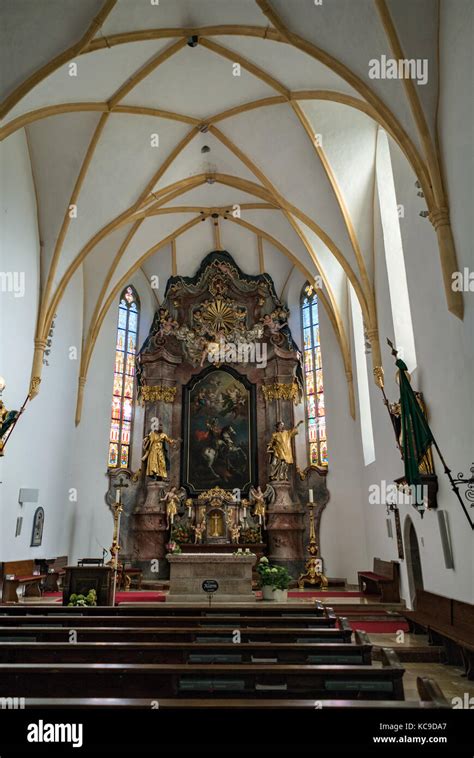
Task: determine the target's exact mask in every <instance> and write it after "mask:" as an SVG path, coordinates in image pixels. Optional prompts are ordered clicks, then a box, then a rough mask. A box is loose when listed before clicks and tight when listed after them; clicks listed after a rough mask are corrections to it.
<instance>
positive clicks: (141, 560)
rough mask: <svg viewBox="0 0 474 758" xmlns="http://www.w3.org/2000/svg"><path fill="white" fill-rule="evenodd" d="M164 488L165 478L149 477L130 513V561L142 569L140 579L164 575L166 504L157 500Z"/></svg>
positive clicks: (161, 495)
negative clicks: (141, 498) (140, 499)
mask: <svg viewBox="0 0 474 758" xmlns="http://www.w3.org/2000/svg"><path fill="white" fill-rule="evenodd" d="M168 488H169V483H168V482H167V481H149V482H148V483H147V489H146V499H145V502H144V503H143V504H142V505H139V506H138V507H137V508H136V510H135V511H134V512H133V515H132V523H133V527H132V545H133V554H134V561H133V565H134V567H136V568H141V569H142V571H143V578H144V579H167V578H168V568H169V567H168V563H167V561H166V560H165V556H166V542H167V536H168V530H167V528H166V505H165V503H164V502H160V500H161V498H162V497H163V495H164V493H165V492H166V491H167V490H168ZM156 561H158V563H156ZM156 569H158V570H156Z"/></svg>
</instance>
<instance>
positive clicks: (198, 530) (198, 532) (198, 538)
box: [191, 521, 206, 545]
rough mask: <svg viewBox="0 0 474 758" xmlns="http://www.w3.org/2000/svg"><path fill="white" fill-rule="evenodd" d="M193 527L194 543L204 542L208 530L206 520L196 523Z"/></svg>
mask: <svg viewBox="0 0 474 758" xmlns="http://www.w3.org/2000/svg"><path fill="white" fill-rule="evenodd" d="M191 528H192V529H193V531H194V544H195V545H198V544H200V543H201V542H202V538H203V536H204V532H205V531H206V522H205V521H201V523H200V524H196V526H192V527H191Z"/></svg>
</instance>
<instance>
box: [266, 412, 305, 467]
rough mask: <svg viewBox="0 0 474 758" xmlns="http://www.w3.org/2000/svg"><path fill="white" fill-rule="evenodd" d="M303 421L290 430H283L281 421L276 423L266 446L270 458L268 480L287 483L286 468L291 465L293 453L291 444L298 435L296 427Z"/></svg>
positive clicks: (283, 426)
mask: <svg viewBox="0 0 474 758" xmlns="http://www.w3.org/2000/svg"><path fill="white" fill-rule="evenodd" d="M302 423H303V421H298V423H297V425H296V426H295V427H293V428H292V429H285V424H284V423H283V421H277V423H276V424H275V431H274V432H273V434H272V438H271V440H270V442H269V443H268V446H267V453H268V454H269V456H270V480H271V481H279V482H287V481H288V467H289V466H290V465H291V464H292V463H293V451H292V449H291V443H292V440H293V437H296V435H297V434H298V427H299V426H300V424H302Z"/></svg>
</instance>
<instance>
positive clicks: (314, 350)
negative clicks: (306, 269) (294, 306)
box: [301, 285, 328, 466]
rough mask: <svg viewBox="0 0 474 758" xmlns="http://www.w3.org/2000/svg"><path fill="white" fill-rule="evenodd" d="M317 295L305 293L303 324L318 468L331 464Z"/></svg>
mask: <svg viewBox="0 0 474 758" xmlns="http://www.w3.org/2000/svg"><path fill="white" fill-rule="evenodd" d="M318 305H319V304H318V296H317V295H316V293H315V292H314V291H313V288H312V287H311V286H310V285H307V286H306V287H305V288H304V290H303V299H302V304H301V309H302V316H303V318H302V321H303V345H304V374H305V406H306V431H307V438H308V446H309V448H308V449H309V462H310V463H312V464H315V465H317V466H327V465H328V447H327V440H326V411H325V406H324V382H323V368H322V358H321V345H320V342H319V312H318Z"/></svg>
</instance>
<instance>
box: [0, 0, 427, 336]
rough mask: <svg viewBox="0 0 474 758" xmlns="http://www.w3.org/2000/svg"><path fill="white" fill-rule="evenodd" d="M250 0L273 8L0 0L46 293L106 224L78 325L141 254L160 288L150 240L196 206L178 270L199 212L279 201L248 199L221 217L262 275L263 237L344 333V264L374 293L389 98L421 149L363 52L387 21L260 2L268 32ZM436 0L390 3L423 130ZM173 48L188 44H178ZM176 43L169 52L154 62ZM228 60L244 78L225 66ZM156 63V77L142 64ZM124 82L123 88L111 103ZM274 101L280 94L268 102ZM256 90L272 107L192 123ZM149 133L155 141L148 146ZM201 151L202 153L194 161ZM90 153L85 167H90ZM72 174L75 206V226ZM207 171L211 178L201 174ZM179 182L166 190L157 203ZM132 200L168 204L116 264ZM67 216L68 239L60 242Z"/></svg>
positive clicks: (362, 9) (6, 75) (206, 243)
mask: <svg viewBox="0 0 474 758" xmlns="http://www.w3.org/2000/svg"><path fill="white" fill-rule="evenodd" d="M260 6H262V8H263V9H264V10H265V12H266V13H267V12H268V11H267V5H266V3H265V2H263V0H261V1H256V0H238V2H235V0H200V1H199V2H196V0H160V2H159V4H158V5H154V4H152V3H151V2H150V0H119V2H117V3H115V4H114V3H113V2H110V0H108V1H107V2H106V3H105V4H104V3H102V2H98V1H96V0H81V2H80V3H77V2H76V0H22V2H21V3H18V2H17V0H4V2H3V5H2V11H1V13H2V20H3V21H4V24H3V27H4V40H3V43H4V44H3V54H2V57H3V64H4V66H3V72H2V73H3V83H4V87H5V89H4V94H6V95H12V93H13V96H12V99H11V100H7V101H6V108H5V110H6V111H8V112H7V113H6V117H5V119H4V121H3V126H4V128H5V129H6V132H7V135H8V134H9V133H10V132H12V131H14V130H15V129H18V128H23V127H25V128H26V129H27V134H28V138H29V143H30V150H31V159H32V167H33V172H34V176H35V181H36V185H37V191H38V204H39V219H40V225H41V237H42V239H43V241H44V248H43V256H44V261H43V272H44V278H45V281H44V282H43V285H44V284H45V282H46V278H48V279H49V282H50V284H51V285H52V289H51V290H50V291H49V293H48V296H49V297H52V295H53V293H54V291H55V288H57V287H59V288H60V290H61V288H62V283H63V282H64V280H63V277H64V275H65V272H66V271H67V270H68V267H70V266H72V267H74V266H76V265H79V263H78V262H79V261H81V260H82V256H81V253H83V251H84V247H85V246H86V245H88V244H89V243H90V242H91V240H92V241H93V240H94V238H95V236H96V235H98V233H100V232H101V230H102V229H104V228H107V229H108V230H109V233H108V234H106V235H105V237H104V239H103V240H102V241H101V242H99V244H97V245H94V244H89V248H90V249H89V252H88V255H87V256H86V257H85V260H84V262H83V263H82V264H81V265H83V272H84V279H85V285H86V286H85V287H84V291H85V292H86V295H85V297H86V300H85V303H84V314H85V326H84V336H86V335H87V332H88V330H89V327H90V326H91V319H92V316H93V314H94V312H95V311H97V309H98V308H99V307H100V306H101V305H102V304H103V302H104V300H103V299H100V298H99V295H100V293H101V292H102V295H104V296H107V295H110V294H111V293H113V292H114V287H115V288H118V287H119V285H120V282H121V281H122V280H123V278H124V277H125V278H126V276H127V272H128V271H130V270H131V269H132V268H133V267H136V265H137V262H138V261H139V260H140V261H141V263H140V265H141V267H142V270H143V272H144V273H145V275H147V276H148V275H150V272H154V273H158V274H159V276H160V282H161V284H160V289H159V290H158V297H162V294H163V287H164V284H165V282H166V278H167V277H168V276H169V275H170V273H171V268H170V267H171V264H170V246H169V244H165V245H164V246H163V247H162V248H161V249H160V250H158V252H154V249H155V248H156V247H157V246H159V243H160V242H161V240H165V239H166V238H168V237H172V236H173V235H174V234H175V233H176V232H177V230H178V231H179V230H180V229H181V228H182V227H183V225H184V224H186V223H188V222H189V221H192V220H193V219H195V218H197V217H199V210H202V211H203V212H204V215H205V216H206V220H204V221H202V222H201V221H199V223H197V224H196V225H194V226H193V227H192V228H191V229H189V230H188V231H186V232H184V233H182V234H180V236H178V237H177V239H176V251H177V263H178V272H179V273H183V274H190V273H192V272H193V271H194V270H195V269H196V267H197V265H198V264H199V261H200V260H201V259H202V257H203V256H204V255H205V254H206V253H207V252H209V251H210V250H211V249H213V248H214V247H215V237H214V227H213V222H212V219H209V218H208V215H209V209H215V208H220V209H223V208H226V207H229V206H233V205H235V204H239V205H244V206H245V204H246V203H247V204H248V203H250V204H258V206H261V205H262V204H265V203H267V204H268V203H272V204H273V205H275V206H276V207H275V209H274V210H269V209H263V208H261V207H257V208H253V209H248V208H247V209H246V208H245V207H244V208H242V210H241V218H240V221H241V223H240V224H239V223H237V222H234V221H233V220H223V219H222V218H221V219H220V221H219V230H220V234H221V245H222V247H224V248H226V249H228V250H229V252H230V253H231V254H234V255H235V257H236V258H237V261H238V263H239V265H240V266H241V267H242V268H243V269H244V270H247V271H249V272H251V273H255V272H256V271H258V252H257V236H256V234H260V235H262V236H263V238H264V252H265V265H266V268H267V270H268V272H269V273H270V274H271V275H272V277H273V278H274V280H275V282H276V285H277V290H278V289H279V288H280V289H281V288H282V287H283V286H284V284H285V281H286V280H287V277H288V275H289V273H290V271H291V270H292V268H293V263H292V262H291V260H290V259H289V258H288V257H287V254H288V252H289V253H290V257H291V256H295V257H296V259H297V261H298V262H299V264H300V266H302V267H303V268H300V270H299V275H300V276H301V271H303V272H304V271H306V270H307V271H308V272H309V274H310V275H311V276H314V275H315V274H316V273H317V271H318V270H320V271H321V273H322V275H323V279H324V287H323V290H324V292H325V295H326V298H324V300H325V302H327V303H328V304H329V307H330V308H331V309H332V310H333V311H334V313H335V314H336V315H337V318H338V324H339V327H338V328H339V329H340V331H341V334H342V336H343V337H344V339H345V338H346V337H347V333H348V326H349V321H348V314H347V275H348V274H350V276H351V277H352V278H353V281H355V282H356V283H357V284H360V285H361V291H362V293H363V296H365V297H367V298H368V297H371V296H372V294H373V293H371V292H370V291H369V290H370V286H369V288H368V289H367V288H366V289H365V290H364V287H367V284H364V281H365V282H366V283H367V282H369V283H371V282H372V277H373V248H372V245H373V239H372V238H373V226H374V203H373V188H374V156H375V148H376V139H377V129H378V123H377V121H379V122H380V121H382V118H381V116H380V112H382V111H383V113H384V116H386V113H387V111H386V110H384V109H386V108H387V107H388V108H389V111H388V112H389V114H390V115H389V119H388V121H389V122H388V123H387V122H386V119H385V124H384V125H385V126H386V127H387V129H388V131H391V132H392V133H393V132H395V131H396V132H397V138H400V134H402V141H404V143H405V146H406V145H409V146H411V147H412V148H413V150H414V151H415V152H416V150H418V148H419V145H420V140H419V136H418V132H417V129H416V124H415V121H414V119H413V116H412V113H411V109H410V104H409V102H408V99H407V96H406V90H405V87H404V84H403V82H401V81H388V80H383V81H382V80H374V79H370V77H369V75H368V69H369V61H370V59H371V58H377V57H379V56H381V55H383V54H384V55H388V56H389V57H390V55H391V50H390V46H389V41H388V38H387V34H386V30H385V29H384V26H383V24H382V21H381V17H380V15H379V13H378V12H377V10H376V7H375V4H374V3H373V1H372V0H332V1H331V2H324V3H323V4H322V5H316V4H315V3H314V0H298V1H297V2H292V3H291V4H290V3H288V1H287V0H271V3H270V4H269V7H270V9H271V10H273V11H274V12H275V13H276V14H277V16H278V22H275V23H277V27H278V29H275V28H274V27H273V25H272V23H271V22H270V18H271V17H268V16H267V15H265V14H264V13H263V12H262V10H261V7H260ZM435 6H436V4H435V3H432V2H430V0H418V2H417V3H413V2H411V0H396V2H395V0H389V1H388V8H389V10H390V13H391V15H392V21H393V23H394V25H395V28H396V31H397V33H398V36H399V39H400V41H401V44H402V46H406V50H407V53H410V54H413V53H414V51H415V50H417V54H418V56H419V55H420V50H421V52H422V53H423V54H426V56H427V57H428V58H430V65H431V63H433V68H432V69H431V76H430V78H429V82H428V84H427V85H426V86H425V87H424V88H423V87H418V90H420V100H421V104H422V106H423V108H424V111H425V117H426V119H427V122H428V125H429V128H430V129H432V128H433V123H434V117H435V110H436V107H435V106H436V97H435V95H436V92H437V76H436V73H437V72H436V65H435V60H436V31H437V30H436V8H435ZM101 8H103V9H104V14H103V18H101V23H102V25H101V28H98V29H96V30H95V33H94V34H93V35H92V37H91V38H90V41H87V40H86V43H85V48H84V49H83V51H82V54H79V51H73V52H72V53H71V54H70V55H69V56H68V55H67V54H66V55H65V58H64V62H63V64H62V65H59V66H57V65H54V64H51V65H50V67H49V68H48V69H45V71H44V73H43V75H41V76H38V81H37V82H36V84H35V86H27V87H25V91H24V92H22V93H21V94H22V96H21V97H15V88H16V87H18V85H19V84H20V83H21V82H22V81H23V80H24V79H25V78H27V77H28V76H30V75H31V74H33V72H35V71H38V70H40V69H41V67H43V66H47V64H48V62H50V61H52V59H53V58H54V57H55V56H56V55H58V54H59V53H61V52H62V51H65V50H67V49H68V47H70V46H71V45H73V44H75V43H77V42H78V40H80V39H81V38H82V37H83V35H84V34H86V31H87V29H88V27H89V26H90V24H91V23H92V21H93V19H94V17H95V16H96V15H97V14H98V13H99V12H100V10H101ZM107 11H109V12H108V13H107ZM104 18H105V20H104ZM281 24H283V25H284V28H283V27H282V26H281ZM183 29H186V30H188V31H186V32H183V31H182V30H183ZM278 30H279V31H278ZM282 30H283V31H282ZM285 30H286V31H285ZM420 30H421V31H420ZM131 32H133V33H134V34H133V35H132V38H130V36H127V34H128V33H131ZM190 33H196V34H198V35H199V44H198V45H197V47H189V46H188V45H186V44H185V42H186V38H187V36H188V35H189V34H190ZM288 34H290V35H293V36H290V37H288V36H287V35H288ZM114 35H121V36H120V37H114ZM277 40H279V41H277ZM180 41H182V42H184V46H181V47H179V45H178V46H176V43H179V42H180ZM207 44H209V47H211V48H212V47H213V46H216V45H217V46H219V47H218V48H217V49H209V47H207V46H206V45H207ZM173 46H175V47H173ZM170 48H171V50H172V54H170V55H169V57H167V59H166V60H164V62H161V58H160V56H162V57H165V56H166V55H167V52H166V51H169V49H170ZM175 48H176V49H175ZM155 59H156V61H155V63H150V62H152V61H154V60H155ZM71 62H73V63H76V64H77V76H71V75H70V73H71V69H70V63H71ZM238 62H240V63H241V64H242V67H241V70H240V76H234V73H235V63H238ZM149 63H150V66H149V71H148V74H147V75H146V76H142V75H140V74H139V73H138V72H140V70H141V68H142V67H143V66H145V65H147V64H149ZM340 64H343V66H345V67H347V69H346V70H344V69H342V68H341V67H340ZM45 74H47V75H45ZM137 74H138V76H137V82H136V84H135V85H134V86H131V85H132V84H133V77H134V76H136V75H137ZM354 75H355V77H356V78H354ZM127 82H129V83H130V86H129V87H127V88H126V91H124V93H123V94H121V96H120V97H119V98H118V99H117V100H113V101H112V102H111V103H110V102H109V103H108V101H110V100H111V99H112V98H114V96H115V95H116V94H117V92H119V91H120V90H121V88H122V87H123V86H124V85H125V84H126V83H127ZM415 86H416V85H415ZM421 90H422V91H421ZM294 93H295V94H294ZM269 98H280V100H281V101H280V102H274V101H272V100H271V101H270V103H268V102H266V101H267V100H268V99H269ZM289 98H291V102H290V100H289ZM377 98H378V99H377ZM259 100H262V101H264V102H262V103H261V104H260V105H259V107H253V108H252V109H250V110H244V111H241V112H237V113H231V114H230V115H228V116H227V117H226V118H224V119H222V120H217V121H216V122H215V124H214V125H212V126H211V127H210V129H209V131H206V132H205V133H201V131H199V126H200V125H202V124H203V123H206V122H207V120H208V119H209V118H211V117H213V116H215V115H216V114H219V113H222V112H223V111H226V110H228V109H231V108H232V109H233V108H237V107H238V106H244V105H245V104H247V103H252V102H253V101H259ZM334 100H337V102H335V101H334ZM38 109H47V110H46V111H45V110H43V111H42V112H37V111H38ZM48 109H49V110H48ZM150 109H151V110H150ZM153 109H154V110H153ZM124 110H126V111H127V112H124ZM364 111H365V112H364ZM163 112H166V113H163ZM101 114H102V115H101ZM104 114H105V115H104ZM15 119H18V120H17V121H15ZM99 124H101V125H102V127H103V128H101V130H100V133H98V132H97V131H96V130H97V129H98V125H99ZM308 132H309V134H308ZM153 135H158V138H159V146H153V145H152V144H151V140H152V139H153ZM315 135H318V136H316V137H315ZM6 138H7V139H8V136H7V137H6ZM187 138H189V139H188V140H187ZM315 139H316V141H317V143H318V145H317V147H318V149H316V146H315ZM94 140H95V142H94ZM186 140H187V141H186ZM410 141H411V142H410ZM185 142H186V144H185ZM204 146H208V147H210V148H211V149H210V152H207V153H205V154H203V153H202V148H203V147H204ZM180 148H182V149H180ZM88 149H89V155H88V158H89V159H90V160H88V162H87V163H83V161H84V158H85V156H86V154H87V151H88ZM81 166H82V174H80V172H81ZM78 177H80V180H79V183H80V191H79V193H78V197H77V199H76V202H77V207H78V217H77V219H73V220H71V221H68V219H67V218H66V214H67V210H68V207H69V204H70V202H71V196H72V193H73V189H74V185H75V183H76V181H77V180H78ZM193 177H194V180H193ZM206 177H207V178H208V179H209V177H210V178H211V179H212V178H214V179H215V182H214V183H207V181H206ZM145 190H147V191H146V192H145ZM171 190H173V191H174V193H175V194H174V195H172V196H171V197H170V199H168V200H166V198H165V199H163V198H164V196H165V195H166V193H167V192H168V191H171ZM151 191H153V192H154V194H155V196H156V197H153V196H152V195H151V194H150V192H151ZM147 198H148V200H147ZM141 200H144V201H145V207H146V208H150V207H151V206H152V205H153V204H154V203H156V202H157V201H159V203H160V208H162V209H165V208H169V209H170V210H171V209H173V212H172V213H162V214H159V215H154V216H150V217H147V218H146V219H145V220H142V223H141V224H140V225H139V226H138V229H137V231H136V233H135V234H134V236H132V238H131V239H130V241H129V244H128V247H127V248H126V249H125V251H124V252H123V255H122V256H121V258H120V260H117V261H116V266H115V270H111V264H112V262H113V261H114V259H115V258H116V254H117V251H118V249H119V248H120V245H121V244H122V243H123V241H124V239H125V238H126V235H127V233H128V232H129V231H130V230H131V229H132V222H133V219H134V218H135V219H136V218H138V217H137V216H135V217H133V218H132V219H131V220H128V215H127V209H129V215H131V214H132V213H133V212H138V211H139V210H140V204H139V201H141ZM120 214H122V218H121V219H119V218H118V217H119V216H120ZM142 218H143V214H142ZM115 221H117V223H115ZM120 223H121V224H122V225H120ZM246 224H247V226H246ZM248 225H251V228H250V226H248ZM61 226H63V231H65V234H64V237H63V239H60V240H59V243H58V236H59V232H60V229H61ZM168 242H169V240H168ZM55 250H56V255H55V256H54V257H53V253H54V251H55ZM147 251H148V252H149V257H148V259H147V258H146V257H145V254H146V253H147ZM79 256H81V257H79ZM53 261H54V265H52V262H53ZM318 267H319V269H318ZM61 291H62V290H61ZM66 296H67V289H66ZM92 325H93V324H92ZM341 334H340V335H339V336H341Z"/></svg>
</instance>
